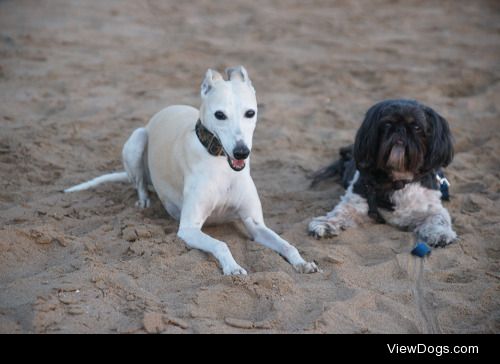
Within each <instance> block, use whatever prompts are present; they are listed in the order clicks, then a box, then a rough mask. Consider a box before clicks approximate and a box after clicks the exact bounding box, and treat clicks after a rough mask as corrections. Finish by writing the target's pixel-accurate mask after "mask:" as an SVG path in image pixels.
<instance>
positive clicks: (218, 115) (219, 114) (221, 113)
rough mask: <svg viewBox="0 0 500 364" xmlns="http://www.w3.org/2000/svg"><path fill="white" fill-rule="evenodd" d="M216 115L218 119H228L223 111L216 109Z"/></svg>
mask: <svg viewBox="0 0 500 364" xmlns="http://www.w3.org/2000/svg"><path fill="white" fill-rule="evenodd" d="M214 115H215V118H216V119H217V120H226V119H227V116H226V114H224V113H223V112H222V111H216V112H215V114H214Z"/></svg>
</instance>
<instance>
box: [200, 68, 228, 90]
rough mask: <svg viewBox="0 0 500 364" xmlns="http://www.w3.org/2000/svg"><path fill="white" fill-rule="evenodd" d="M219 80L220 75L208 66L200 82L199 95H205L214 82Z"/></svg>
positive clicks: (220, 78)
mask: <svg viewBox="0 0 500 364" xmlns="http://www.w3.org/2000/svg"><path fill="white" fill-rule="evenodd" d="M219 80H223V78H222V75H221V74H220V73H219V72H217V71H214V70H212V69H210V68H209V69H208V70H207V73H205V79H204V80H203V82H202V83H201V97H205V96H206V95H207V94H208V93H209V92H210V90H211V89H212V87H213V85H214V82H215V81H219Z"/></svg>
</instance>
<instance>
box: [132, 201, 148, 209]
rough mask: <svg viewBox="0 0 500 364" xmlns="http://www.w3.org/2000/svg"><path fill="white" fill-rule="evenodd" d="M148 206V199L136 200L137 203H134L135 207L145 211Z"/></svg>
mask: <svg viewBox="0 0 500 364" xmlns="http://www.w3.org/2000/svg"><path fill="white" fill-rule="evenodd" d="M150 205H151V200H150V199H149V198H145V199H143V200H137V202H136V203H135V206H136V207H139V208H141V209H145V208H147V207H149V206H150Z"/></svg>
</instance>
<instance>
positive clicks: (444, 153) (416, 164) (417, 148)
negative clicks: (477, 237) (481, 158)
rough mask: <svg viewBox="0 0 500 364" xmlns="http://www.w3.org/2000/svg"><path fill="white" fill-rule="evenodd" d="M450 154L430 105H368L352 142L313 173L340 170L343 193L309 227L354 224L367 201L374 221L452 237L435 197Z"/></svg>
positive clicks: (434, 239) (436, 237)
mask: <svg viewBox="0 0 500 364" xmlns="http://www.w3.org/2000/svg"><path fill="white" fill-rule="evenodd" d="M452 159H453V141H452V136H451V132H450V129H449V126H448V123H447V121H446V120H445V119H444V118H443V117H442V116H441V115H439V114H438V113H437V112H435V111H434V110H433V109H431V108H430V107H427V106H425V105H422V104H420V103H418V102H417V101H413V100H403V99H400V100H386V101H382V102H380V103H378V104H376V105H374V106H372V107H371V108H370V109H369V110H368V112H367V113H366V116H365V119H364V121H363V123H362V125H361V127H360V129H359V130H358V132H357V134H356V140H355V143H354V145H353V146H349V147H346V148H342V149H341V150H340V159H339V160H337V161H336V162H334V163H333V164H332V165H330V166H328V167H325V168H323V169H321V170H319V171H318V172H316V173H315V174H314V175H313V182H312V184H313V185H315V184H317V183H318V182H319V181H321V180H324V179H326V178H328V177H331V176H334V175H337V174H338V175H340V176H341V177H342V183H343V185H344V187H345V188H347V189H348V193H347V194H346V195H345V196H344V197H343V198H342V202H341V203H340V204H339V205H338V206H337V207H336V208H335V209H334V210H333V211H331V212H330V213H329V214H328V215H327V216H322V217H318V218H315V219H314V220H313V221H312V222H311V223H310V225H309V230H310V232H311V233H312V234H313V235H315V236H317V237H321V236H324V235H328V234H330V235H335V234H337V233H338V230H339V228H340V229H343V228H346V227H348V226H353V225H356V223H357V222H359V221H360V220H362V219H360V215H363V213H365V211H364V210H365V208H364V206H365V205H366V214H367V215H368V216H370V217H372V218H373V219H375V221H377V222H385V220H387V219H388V220H389V222H390V223H392V224H394V225H398V226H401V227H403V226H404V227H411V228H413V229H415V231H416V232H417V233H418V234H419V235H420V236H421V237H422V238H425V239H426V240H428V242H429V243H430V244H431V245H446V244H449V243H451V242H452V241H453V240H454V239H455V238H456V234H455V232H454V231H453V230H452V229H451V220H450V217H449V214H448V212H447V211H446V209H444V208H443V207H442V205H441V202H440V201H439V197H441V193H440V192H439V188H440V184H439V183H438V180H440V181H442V180H443V179H442V178H441V177H442V171H441V168H443V167H446V166H447V165H448V164H449V163H450V162H451V160H452ZM440 176H441V177H440ZM446 182H447V181H446ZM431 191H436V193H437V194H433V193H431ZM436 197H437V199H436ZM379 208H381V209H383V210H384V215H386V217H384V216H382V214H381V212H380V211H379ZM439 226H440V227H439Z"/></svg>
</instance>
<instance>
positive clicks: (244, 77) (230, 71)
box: [226, 66, 252, 86]
mask: <svg viewBox="0 0 500 364" xmlns="http://www.w3.org/2000/svg"><path fill="white" fill-rule="evenodd" d="M226 75H227V79H228V80H229V81H232V80H240V81H242V82H245V83H247V84H248V85H249V86H252V81H250V77H248V73H247V70H246V69H245V67H243V66H236V67H231V68H227V69H226Z"/></svg>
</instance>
